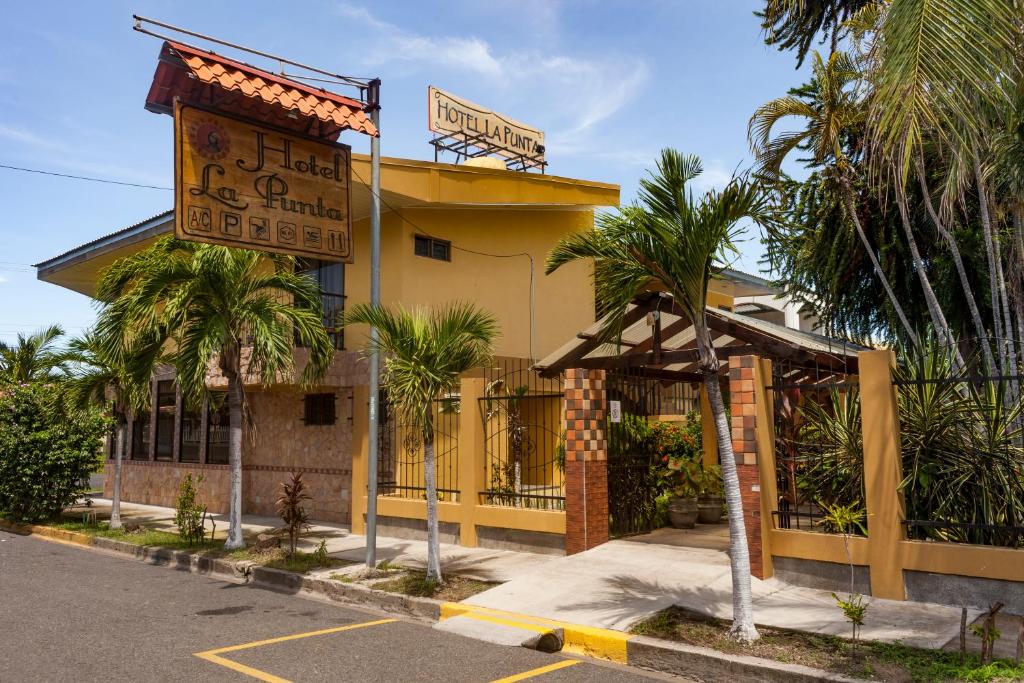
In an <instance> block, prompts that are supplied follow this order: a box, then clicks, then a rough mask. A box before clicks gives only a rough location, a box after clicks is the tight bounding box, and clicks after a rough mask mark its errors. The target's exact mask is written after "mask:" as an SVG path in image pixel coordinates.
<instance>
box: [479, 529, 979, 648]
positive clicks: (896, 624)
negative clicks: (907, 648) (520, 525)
mask: <svg viewBox="0 0 1024 683" xmlns="http://www.w3.org/2000/svg"><path fill="white" fill-rule="evenodd" d="M751 583H752V591H753V595H754V618H755V621H756V622H757V624H759V625H762V626H772V627H776V628H784V629H791V630H799V631H808V632H812V633H821V634H828V635H838V636H848V635H849V633H850V625H849V623H848V622H847V621H846V619H845V618H844V617H843V614H842V612H841V611H840V610H839V608H838V607H837V606H836V602H835V599H834V598H833V597H832V594H831V593H830V592H828V591H823V590H814V589H810V588H801V587H797V586H791V585H789V584H786V583H784V582H782V581H778V580H776V579H770V580H768V581H761V580H759V579H756V578H752V579H751ZM465 602H466V603H468V604H473V605H479V606H481V607H489V608H492V609H500V610H508V611H515V612H520V613H523V614H531V615H536V616H540V617H547V618H549V619H556V620H559V621H567V622H572V623H579V624H586V625H588V626H596V627H601V628H608V629H616V630H622V631H625V630H628V629H629V628H630V627H631V626H632V625H633V624H635V623H637V622H638V621H642V620H643V619H646V618H648V617H650V616H653V615H654V614H656V613H657V612H659V611H661V610H663V609H665V608H667V607H670V606H672V605H678V606H680V607H683V608H686V609H689V610H692V611H694V612H697V613H700V614H704V615H707V616H711V617H716V618H719V619H731V618H732V577H731V573H730V568H729V558H728V556H727V555H726V553H724V552H722V551H718V550H712V549H707V548H687V547H677V546H667V545H659V544H656V543H651V542H649V541H643V542H635V541H629V540H617V541H611V542H609V543H605V544H604V545H600V546H598V547H596V548H593V549H591V550H588V551H586V552H583V553H579V554H577V555H570V556H568V557H562V558H557V561H556V562H552V563H547V564H544V565H540V566H537V567H536V568H534V569H533V570H531V571H529V572H527V573H525V574H523V575H520V576H519V577H517V578H515V579H513V580H512V581H509V582H507V583H504V584H502V585H501V586H497V587H495V588H492V589H491V590H488V591H484V592H483V593H479V594H477V595H474V596H473V597H471V598H469V599H468V600H466V601H465ZM979 614H980V612H979V611H977V610H974V611H971V612H969V615H968V617H969V619H971V620H972V621H973V620H974V619H975V618H976V617H977V616H978V615H979ZM959 631H960V609H959V608H956V607H948V606H945V605H931V604H923V603H916V602H896V601H892V600H879V599H870V606H869V608H868V612H867V619H866V622H865V624H864V628H863V630H862V637H863V638H864V639H865V640H881V641H896V640H899V641H902V642H903V643H905V644H907V645H912V646H916V647H924V648H940V647H942V646H943V645H945V644H946V643H947V642H949V640H950V639H951V638H954V637H956V636H957V635H958V634H959Z"/></svg>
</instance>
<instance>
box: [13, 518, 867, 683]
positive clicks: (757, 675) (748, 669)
mask: <svg viewBox="0 0 1024 683" xmlns="http://www.w3.org/2000/svg"><path fill="white" fill-rule="evenodd" d="M0 531H7V532H9V533H13V534H18V535H20V536H28V535H36V536H41V537H43V538H49V539H53V540H56V541H58V542H63V543H71V544H74V545H78V546H83V547H87V548H96V549H98V550H106V551H109V552H115V553H118V554H120V555H127V556H129V557H132V558H135V559H137V560H141V561H143V562H146V563H148V564H152V565H156V566H163V567H171V568H173V569H178V570H181V571H189V572H192V573H195V574H217V575H221V576H225V577H229V578H232V579H234V580H238V581H242V582H244V583H246V584H248V585H252V586H255V587H258V588H265V589H268V590H275V591H283V592H290V593H299V592H305V593H309V594H313V595H318V596H322V597H325V598H327V599H328V600H331V601H333V602H340V603H345V604H350V605H356V606H361V607H366V606H370V607H373V608H375V609H378V610H381V611H384V612H391V613H396V614H403V615H406V616H410V617H413V618H415V619H418V620H420V621H430V622H437V621H443V620H445V619H450V618H452V617H457V616H464V615H465V616H474V615H475V616H476V617H477V618H480V617H484V618H485V619H487V618H489V619H493V620H500V621H506V622H512V623H514V622H519V623H525V624H533V625H542V626H548V627H551V628H552V629H560V630H561V631H562V634H563V638H564V645H563V648H562V651H563V652H567V653H571V654H575V655H581V656H585V657H594V658H598V659H605V660H609V661H613V662H618V663H620V664H627V665H629V666H635V667H638V668H643V669H649V670H653V671H662V672H665V673H671V674H676V675H680V676H685V677H687V678H690V679H693V680H697V681H720V680H723V679H724V678H728V679H729V680H730V681H732V682H733V683H754V682H761V681H784V682H786V683H813V682H817V681H830V682H842V683H858V682H859V683H863V681H862V680H861V679H855V678H849V677H847V676H842V675H840V674H834V673H830V672H828V671H822V670H820V669H812V668H810V667H806V666H800V665H798V664H784V663H782V662H776V661H774V660H770V659H761V658H759V657H748V656H744V655H727V654H724V653H721V652H718V651H717V650H711V649H709V648H704V647H697V646H694V645H684V644H682V643H676V642H672V641H669V640H661V639H659V638H649V637H646V636H637V635H633V634H630V633H625V632H623V631H613V630H610V629H603V628H597V627H594V626H583V625H580V624H570V623H566V622H561V621H556V620H554V619H545V618H542V617H533V616H529V615H525V614H517V613H515V612H504V611H501V610H495V609H490V608H487V607H478V606H476V605H467V604H465V603H460V602H441V601H440V600H432V599H431V598H417V597H413V596H410V595H402V594H401V593H388V592H386V591H381V590H375V589H373V588H370V587H367V586H361V585H359V584H354V583H342V582H340V581H333V580H329V579H321V578H316V577H310V576H304V575H302V574H295V573H293V572H288V571H284V570H281V569H271V568H269V567H261V566H259V565H255V564H253V563H252V562H247V561H241V562H233V561H230V560H224V559H219V558H210V557H203V556H202V555H193V554H192V553H190V552H188V551H186V550H168V549H165V548H158V547H154V546H143V545H135V544H133V543H127V542H125V541H118V540H114V539H112V538H104V537H102V536H90V535H88V534H82V533H78V532H75V531H65V530H64V529H54V528H52V527H47V526H42V525H38V524H16V523H13V522H9V521H7V520H4V519H0Z"/></svg>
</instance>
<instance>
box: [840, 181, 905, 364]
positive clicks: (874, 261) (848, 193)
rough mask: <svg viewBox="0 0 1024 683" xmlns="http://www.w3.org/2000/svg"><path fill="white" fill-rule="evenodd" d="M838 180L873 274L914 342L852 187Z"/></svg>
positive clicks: (847, 209) (846, 182)
mask: <svg viewBox="0 0 1024 683" xmlns="http://www.w3.org/2000/svg"><path fill="white" fill-rule="evenodd" d="M840 182H841V184H842V186H843V199H844V203H845V204H846V212H847V213H848V214H850V220H852V221H853V227H854V228H855V229H856V230H857V236H858V237H860V241H861V243H862V244H863V245H864V251H865V252H867V255H868V258H869V259H871V265H872V266H873V267H874V269H875V275H877V276H878V279H879V281H880V282H881V283H882V287H883V289H885V293H886V294H887V295H888V296H889V303H890V304H891V305H892V308H893V310H894V311H895V312H896V315H897V317H899V319H900V322H901V323H902V324H903V329H904V330H906V333H907V338H909V339H910V340H911V341H912V342H914V343H915V344H916V343H917V335H916V334H915V333H914V328H912V327H911V326H910V321H909V320H907V314H906V313H904V312H903V307H902V306H900V302H899V300H898V299H897V298H896V293H895V292H893V291H892V285H890V284H889V278H887V277H886V276H885V272H884V271H883V270H882V265H881V264H880V263H879V262H878V257H877V256H875V250H874V248H873V247H872V246H871V242H870V241H869V240H868V236H867V233H865V232H864V226H862V225H861V224H860V217H859V216H858V215H857V211H856V209H855V207H854V205H853V188H852V187H851V186H850V182H849V181H848V180H847V179H846V178H842V179H841V180H840Z"/></svg>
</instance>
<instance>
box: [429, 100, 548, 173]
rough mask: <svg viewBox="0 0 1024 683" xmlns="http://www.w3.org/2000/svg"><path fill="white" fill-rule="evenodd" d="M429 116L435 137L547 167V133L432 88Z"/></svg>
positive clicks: (430, 126)
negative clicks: (545, 144)
mask: <svg viewBox="0 0 1024 683" xmlns="http://www.w3.org/2000/svg"><path fill="white" fill-rule="evenodd" d="M427 112H428V113H427V122H428V126H429V128H430V130H431V131H433V132H435V133H438V134H440V135H444V136H447V137H450V138H454V139H455V140H459V141H461V142H466V143H469V144H470V145H474V146H476V147H478V148H480V149H483V150H486V151H487V152H488V153H493V154H497V155H499V156H502V157H505V158H506V159H528V160H530V161H532V162H534V163H537V164H541V165H543V164H544V163H545V162H544V152H545V148H544V131H541V130H538V129H536V128H533V127H531V126H527V125H526V124H523V123H519V122H518V121H514V120H512V119H510V118H508V117H507V116H503V115H502V114H498V113H497V112H495V111H493V110H491V109H487V108H486V107H481V106H480V105H478V104H474V103H472V102H470V101H469V100H464V99H462V98H460V97H456V96H455V95H452V94H451V93H449V92H446V91H444V90H441V89H440V88H435V87H434V86H432V85H431V86H429V87H428V88H427Z"/></svg>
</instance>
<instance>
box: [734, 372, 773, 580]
mask: <svg viewBox="0 0 1024 683" xmlns="http://www.w3.org/2000/svg"><path fill="white" fill-rule="evenodd" d="M754 363H755V358H754V356H740V357H733V358H732V359H730V361H729V408H730V410H731V414H732V450H733V453H734V454H735V455H736V470H737V474H738V475H739V479H740V496H741V498H742V499H743V522H744V525H745V527H746V531H747V546H748V547H749V548H750V573H751V574H753V575H754V576H756V577H757V578H759V579H763V578H764V575H765V572H764V559H763V553H762V545H761V539H762V530H761V524H762V519H761V476H760V473H759V472H758V465H757V428H756V414H757V406H756V404H755V403H754V401H755V396H756V394H755V392H754Z"/></svg>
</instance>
